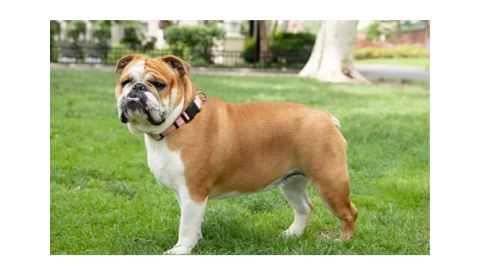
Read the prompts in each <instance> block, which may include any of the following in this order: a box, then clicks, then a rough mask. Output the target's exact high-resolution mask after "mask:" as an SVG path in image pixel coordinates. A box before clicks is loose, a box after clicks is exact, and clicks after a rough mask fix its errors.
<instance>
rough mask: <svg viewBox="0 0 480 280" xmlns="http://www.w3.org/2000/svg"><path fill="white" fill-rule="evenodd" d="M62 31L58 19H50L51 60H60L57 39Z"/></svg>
mask: <svg viewBox="0 0 480 280" xmlns="http://www.w3.org/2000/svg"><path fill="white" fill-rule="evenodd" d="M59 33H60V25H59V23H58V22H57V21H54V20H51V21H50V61H51V62H57V61H58V54H59V51H58V46H57V41H56V40H57V39H58V36H59Z"/></svg>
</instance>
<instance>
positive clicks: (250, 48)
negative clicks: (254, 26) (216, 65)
mask: <svg viewBox="0 0 480 280" xmlns="http://www.w3.org/2000/svg"><path fill="white" fill-rule="evenodd" d="M255 43H256V41H255V38H247V39H246V40H245V47H244V48H243V51H242V54H241V56H242V57H243V60H245V62H247V63H255V62H258V57H255Z"/></svg>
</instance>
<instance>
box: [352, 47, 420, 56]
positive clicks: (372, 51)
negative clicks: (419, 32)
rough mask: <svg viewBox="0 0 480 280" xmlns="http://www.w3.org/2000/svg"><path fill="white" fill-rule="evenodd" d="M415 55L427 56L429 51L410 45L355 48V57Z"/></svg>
mask: <svg viewBox="0 0 480 280" xmlns="http://www.w3.org/2000/svg"><path fill="white" fill-rule="evenodd" d="M415 57H429V52H428V50H427V49H425V48H423V47H420V46H411V45H402V46H396V47H384V48H378V47H366V48H360V49H355V59H367V58H415Z"/></svg>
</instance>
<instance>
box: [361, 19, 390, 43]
mask: <svg viewBox="0 0 480 280" xmlns="http://www.w3.org/2000/svg"><path fill="white" fill-rule="evenodd" d="M396 24H397V21H396V20H380V21H375V22H374V23H372V24H370V25H369V26H368V27H367V30H366V31H365V35H366V36H367V38H368V39H370V40H378V39H379V38H380V36H381V35H384V36H385V38H386V39H388V40H390V39H392V38H394V37H395V28H396Z"/></svg>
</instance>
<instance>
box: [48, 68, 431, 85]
mask: <svg viewBox="0 0 480 280" xmlns="http://www.w3.org/2000/svg"><path fill="white" fill-rule="evenodd" d="M50 67H52V68H73V69H98V70H102V71H111V72H114V71H115V67H114V66H113V65H99V64H95V65H89V64H59V63H51V64H50ZM355 67H356V68H357V69H358V71H359V72H360V73H361V74H362V75H364V76H365V77H366V78H367V79H369V80H371V81H378V80H384V81H401V80H415V81H424V82H428V81H430V71H429V70H427V69H423V68H420V67H409V66H395V65H380V64H358V65H355ZM298 71H299V70H295V69H261V68H212V67H192V69H191V72H192V73H201V74H207V75H235V76H252V75H253V76H257V75H258V76H279V75H281V76H291V77H293V76H296V75H297V73H298Z"/></svg>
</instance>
